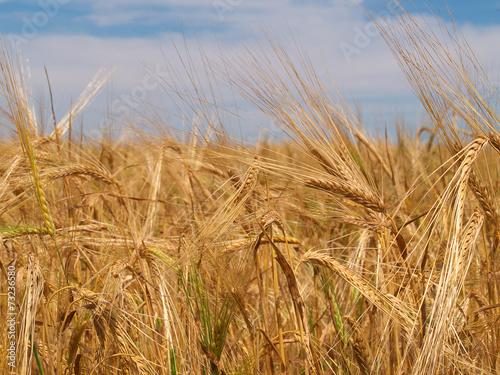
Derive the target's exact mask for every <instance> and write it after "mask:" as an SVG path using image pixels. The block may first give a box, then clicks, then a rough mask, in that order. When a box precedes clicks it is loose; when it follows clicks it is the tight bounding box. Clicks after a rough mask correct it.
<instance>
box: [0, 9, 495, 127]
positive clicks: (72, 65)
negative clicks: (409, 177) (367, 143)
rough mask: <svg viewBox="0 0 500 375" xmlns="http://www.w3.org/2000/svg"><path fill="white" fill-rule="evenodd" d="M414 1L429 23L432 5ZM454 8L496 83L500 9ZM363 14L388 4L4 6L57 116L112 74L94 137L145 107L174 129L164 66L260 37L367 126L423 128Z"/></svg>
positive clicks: (39, 89) (95, 117)
mask: <svg viewBox="0 0 500 375" xmlns="http://www.w3.org/2000/svg"><path fill="white" fill-rule="evenodd" d="M438 1H439V0H438ZM413 2H414V3H415V4H416V5H417V7H418V8H419V10H420V11H421V12H422V13H423V16H424V17H425V16H426V13H428V10H427V7H426V6H425V4H424V2H421V1H418V0H414V1H413ZM406 3H410V0H408V1H407V2H406ZM448 6H449V8H450V10H451V12H452V13H453V15H454V18H455V20H456V21H457V23H458V25H459V26H460V27H461V29H462V31H463V33H464V35H465V37H466V38H467V40H468V41H469V43H470V45H471V47H472V48H473V49H474V51H475V53H476V55H477V57H478V59H479V60H480V61H481V62H482V63H483V65H484V66H485V67H486V68H487V69H488V70H489V71H491V72H492V74H493V75H494V76H498V72H499V71H500V69H499V65H500V49H499V48H498V45H499V42H500V1H498V0H481V1H476V2H473V1H470V0H468V1H466V0H456V1H452V0H450V1H449V4H448ZM362 7H363V8H366V9H368V10H370V11H372V12H374V14H377V13H378V12H382V11H383V9H384V5H383V1H382V0H312V1H299V0H265V1H264V0H184V1H183V0H172V1H168V0H143V1H138V0H135V1H131V0H100V1H97V0H86V1H83V0H39V1H28V0H15V1H14V0H12V1H10V0H0V33H1V34H3V36H4V38H6V39H7V40H10V41H15V42H16V43H17V45H18V46H20V48H21V50H22V54H23V57H24V60H25V61H27V62H28V64H29V66H30V70H31V82H32V87H33V95H34V97H35V99H37V100H41V101H44V100H45V101H46V98H47V84H46V79H45V73H44V66H45V67H46V68H47V71H48V74H49V76H50V81H51V85H52V92H53V96H54V101H55V104H56V112H57V115H58V116H62V115H63V114H64V112H65V111H66V110H67V108H68V107H69V105H70V103H71V101H73V102H74V101H75V100H76V98H77V97H78V96H79V94H80V93H81V92H82V90H83V89H84V88H85V86H86V85H87V83H88V82H89V81H90V80H91V79H92V77H93V76H94V75H95V74H96V72H97V71H98V70H99V69H100V68H101V67H105V68H106V69H110V70H113V75H112V77H111V79H110V80H109V81H108V83H107V84H106V85H105V86H104V88H103V90H102V92H101V93H100V94H99V96H98V97H97V98H96V100H95V101H94V102H93V103H92V104H91V106H90V108H89V109H88V110H87V111H86V112H85V113H84V114H83V116H84V119H88V121H87V122H86V123H85V126H87V127H89V128H91V127H92V126H93V125H92V124H94V123H96V122H97V121H99V118H102V117H103V116H104V115H107V116H108V117H114V118H119V117H131V116H133V115H134V113H137V112H139V113H143V112H146V110H144V109H143V106H142V105H141V104H139V102H140V101H141V100H145V101H146V102H148V103H150V104H154V105H155V107H156V108H158V110H159V111H164V114H165V116H163V120H164V121H166V122H168V121H171V123H175V120H174V119H173V118H176V115H178V113H177V114H176V113H175V112H176V111H178V110H179V109H176V106H175V105H174V103H173V102H172V99H171V97H170V96H169V95H168V93H166V92H165V87H166V86H168V85H166V84H165V82H167V81H168V80H169V79H170V78H172V75H171V73H167V68H166V66H167V65H170V66H171V67H174V69H175V68H176V67H179V68H180V67H181V66H182V64H181V61H180V60H179V58H178V57H177V53H176V49H175V45H176V46H177V48H180V49H183V48H184V46H187V47H188V48H189V49H191V50H196V46H197V43H199V44H200V45H202V46H203V48H204V50H205V53H206V54H208V55H211V54H214V55H216V54H217V53H218V51H219V50H220V49H221V48H222V49H224V50H232V49H237V48H240V46H241V45H242V43H246V44H247V45H252V44H253V43H256V42H258V41H259V40H261V39H263V32H262V28H264V29H266V30H272V31H273V32H277V33H278V34H279V35H281V37H282V38H283V39H284V40H290V41H292V39H293V38H295V39H296V40H298V41H300V43H301V44H302V45H303V46H304V48H305V50H306V51H307V53H308V55H309V56H310V58H311V60H312V61H313V63H314V64H315V65H316V66H317V67H318V69H319V70H321V71H322V73H321V74H320V76H321V77H328V76H329V77H330V79H331V80H332V81H333V82H335V84H336V86H337V87H339V88H340V89H341V90H342V92H343V93H344V94H345V95H346V96H348V97H352V98H355V99H356V103H357V104H359V105H360V106H361V108H362V110H363V112H364V116H365V117H367V118H371V117H374V116H377V115H378V114H380V113H384V114H385V115H386V116H388V117H391V116H393V115H395V114H404V115H405V118H406V119H407V121H408V122H409V123H412V122H415V121H416V118H419V120H418V121H420V120H421V117H419V116H422V112H421V110H420V109H419V105H418V102H417V101H416V100H415V98H414V96H413V94H412V93H411V90H410V89H409V86H408V84H407V82H406V80H405V78H404V76H403V75H402V73H401V72H400V71H399V68H398V66H397V64H396V62H395V60H394V58H393V56H392V54H391V52H390V51H389V49H388V48H387V47H386V46H385V43H384V41H383V39H382V37H381V36H379V35H375V34H374V33H373V32H370V30H372V29H371V28H370V21H369V19H368V18H367V17H366V15H365V13H364V12H363V10H362ZM433 7H435V5H434V6H433ZM441 8H442V9H444V8H443V7H442V6H441ZM410 9H413V8H411V7H410ZM431 24H432V23H431ZM367 34H370V35H367ZM174 44H175V45H174ZM292 44H293V43H292ZM195 60H196V58H195ZM200 66H201V65H200ZM180 70H182V69H180ZM180 70H179V71H180ZM323 72H328V75H327V74H326V73H323ZM322 74H324V75H322ZM179 75H180V76H181V79H182V73H179ZM162 80H164V81H165V82H162ZM239 105H241V106H242V107H245V104H244V103H241V102H239ZM125 107H127V109H125ZM169 114H170V115H172V116H173V118H171V119H170V118H169ZM151 116H153V115H151ZM261 125H262V126H263V127H266V124H265V123H263V124H261Z"/></svg>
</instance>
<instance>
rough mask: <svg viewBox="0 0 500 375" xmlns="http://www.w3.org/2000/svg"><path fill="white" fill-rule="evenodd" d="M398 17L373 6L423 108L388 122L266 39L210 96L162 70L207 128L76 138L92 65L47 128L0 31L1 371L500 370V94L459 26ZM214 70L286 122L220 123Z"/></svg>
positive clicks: (226, 70) (223, 66)
mask: <svg viewBox="0 0 500 375" xmlns="http://www.w3.org/2000/svg"><path fill="white" fill-rule="evenodd" d="M393 16H394V17H393V18H392V19H391V20H386V21H384V22H383V23H381V21H377V20H375V22H379V26H380V27H381V32H382V34H383V36H384V38H385V39H386V41H387V43H388V44H389V46H390V47H391V48H392V50H393V52H394V55H395V56H396V58H397V59H398V62H399V64H400V66H401V68H402V69H403V71H404V72H405V74H406V75H407V77H408V80H409V82H410V84H411V86H412V88H413V90H414V91H415V93H416V95H417V96H418V98H419V99H420V100H421V102H422V104H423V105H424V107H425V109H426V111H427V112H428V114H429V117H430V120H431V121H432V124H433V127H431V126H426V127H422V128H421V131H419V132H418V134H417V135H416V136H412V135H410V133H409V132H407V131H406V130H405V129H404V126H403V125H401V126H400V128H399V131H398V134H397V137H394V139H395V140H394V141H390V140H387V139H386V140H383V139H374V138H373V137H369V136H368V135H367V134H366V132H365V131H364V129H363V127H362V124H361V123H360V118H359V116H358V115H357V113H356V112H355V111H353V110H352V109H350V108H349V106H348V105H347V104H346V102H345V101H344V100H343V99H342V97H341V96H340V95H337V96H335V97H333V96H332V94H331V92H329V91H328V90H327V89H326V88H325V87H324V85H323V84H322V83H321V82H320V80H319V78H318V77H317V76H316V75H315V73H314V70H313V69H312V67H311V63H310V61H309V60H308V59H307V58H306V57H305V56H304V55H302V59H299V61H298V62H294V61H293V59H292V58H290V56H289V55H288V54H287V52H286V51H285V48H284V46H283V44H282V43H281V42H279V40H278V39H277V38H275V37H272V38H269V42H268V43H269V46H270V47H271V48H270V49H269V50H270V51H271V52H265V53H264V52H263V51H257V50H247V51H246V52H243V54H241V53H240V54H239V55H238V56H236V57H235V56H233V58H225V59H224V61H223V63H219V64H217V63H211V64H210V65H209V68H210V69H205V70H204V74H207V75H209V76H210V77H211V78H214V80H216V81H215V82H216V84H214V85H213V86H212V87H211V89H210V90H208V93H207V92H202V91H200V90H198V89H197V88H196V87H195V89H194V90H196V91H195V94H196V95H194V94H190V93H189V92H188V91H183V89H184V88H186V87H187V85H184V86H183V85H182V83H179V84H174V83H172V84H171V88H172V90H173V91H174V92H175V93H177V94H178V99H179V100H181V101H183V103H185V104H186V105H187V107H190V108H192V109H193V110H195V111H197V114H198V115H199V116H200V117H201V118H202V119H204V120H205V121H206V123H207V126H208V127H209V128H210V129H211V135H210V136H207V135H206V133H201V132H198V133H197V132H193V133H192V134H191V135H190V136H189V137H188V139H187V141H180V140H179V139H180V138H179V137H176V136H174V135H162V136H159V133H158V132H156V133H155V132H151V133H150V134H148V133H147V132H145V131H144V129H136V132H135V133H134V134H135V136H131V137H129V138H128V139H127V141H126V142H125V141H118V140H112V139H111V138H109V139H108V138H104V139H103V140H102V141H100V142H91V141H85V140H84V138H82V137H81V134H80V136H78V135H76V134H77V132H76V131H75V130H74V129H75V126H74V125H73V124H72V119H73V118H74V117H75V116H76V115H78V113H79V112H80V111H81V110H82V109H83V107H84V106H85V105H86V103H87V102H88V101H89V98H90V97H91V96H92V95H93V94H94V93H95V92H96V91H97V90H98V88H99V87H100V86H101V85H102V82H103V80H101V79H96V80H95V81H93V82H92V83H91V84H90V85H89V88H88V90H86V92H85V94H84V95H83V96H82V98H81V99H80V100H79V101H77V102H76V103H75V104H74V105H73V107H72V109H71V111H70V112H69V114H68V116H66V117H65V118H64V119H62V120H61V121H59V122H58V123H57V125H55V127H54V129H53V131H52V133H51V134H49V135H47V134H44V133H43V132H42V131H41V130H40V129H41V128H42V126H41V122H42V119H41V118H40V117H38V118H37V116H36V115H35V111H34V110H33V107H32V104H31V98H30V96H29V92H28V90H27V89H26V87H27V85H26V82H25V81H24V80H23V79H24V78H23V71H22V69H21V65H20V64H19V62H18V59H17V58H16V57H15V56H14V55H13V54H12V52H11V50H10V49H9V48H8V47H6V46H5V45H3V48H2V51H1V52H0V84H1V92H2V107H1V120H2V123H3V126H4V130H5V132H4V138H3V139H2V141H1V143H0V273H1V275H2V276H1V278H0V280H1V295H0V321H1V322H2V323H0V327H3V326H4V322H5V321H6V319H7V311H8V308H7V306H8V294H7V292H6V291H7V281H6V280H7V279H8V271H7V270H8V269H9V270H10V269H12V266H13V265H15V275H16V276H15V289H16V293H15V295H16V297H15V298H16V312H17V315H16V316H17V320H16V325H15V327H16V338H15V345H16V359H15V366H12V363H11V362H9V360H8V359H7V354H6V353H7V349H8V347H9V345H10V341H11V340H10V339H9V338H8V335H7V330H6V329H2V330H1V331H0V354H1V355H0V372H2V373H4V374H6V373H8V372H9V371H10V372H12V373H16V374H29V373H40V374H58V375H59V374H65V375H70V374H76V375H81V374H122V373H123V374H249V373H251V374H494V373H500V358H499V353H500V322H499V319H500V300H499V293H500V291H499V288H500V268H499V254H498V251H497V248H498V246H499V244H500V217H499V213H498V211H497V201H498V199H497V191H498V182H499V181H500V179H499V171H498V168H497V165H498V164H497V163H498V160H500V155H499V153H500V127H499V124H500V118H499V117H498V115H497V112H496V105H497V103H498V100H499V96H498V92H497V89H496V87H494V86H493V85H492V84H490V82H491V81H490V79H489V78H488V76H487V74H486V72H484V71H483V70H482V69H481V67H480V65H479V64H478V62H477V61H476V59H475V57H474V54H473V52H472V51H471V50H470V48H469V47H468V46H467V43H466V42H465V41H464V40H463V39H462V38H461V36H460V35H461V34H460V33H459V32H458V31H456V30H455V31H454V32H453V33H451V32H449V31H448V29H446V27H445V24H444V23H441V34H440V36H441V37H443V36H444V37H445V39H446V42H443V41H442V40H441V39H439V38H437V37H436V35H435V34H433V33H431V31H429V30H430V28H427V27H424V26H421V25H420V24H419V23H417V22H416V21H415V19H414V18H413V17H412V16H411V15H410V14H408V13H406V12H404V11H403V12H401V13H399V14H394V15H393ZM185 66H186V71H187V73H188V74H189V77H190V81H191V83H193V85H194V86H196V85H197V78H198V76H197V73H195V72H193V71H192V70H191V69H190V67H189V64H185ZM212 74H213V75H212ZM221 81H225V82H224V84H226V86H229V87H231V88H232V89H233V90H235V91H237V92H238V93H239V94H241V95H242V96H243V97H244V98H245V99H246V100H247V101H248V102H249V103H252V104H253V105H254V106H255V107H256V108H258V109H259V110H260V111H262V113H264V114H265V115H267V116H269V118H271V119H272V120H273V121H274V122H275V123H277V124H279V125H280V126H281V127H282V129H283V131H284V132H285V133H286V135H287V138H286V141H283V142H278V141H271V140H269V139H267V140H266V139H262V140H261V141H259V142H258V143H257V144H255V145H248V144H245V143H243V142H240V141H238V140H236V139H234V138H231V137H230V136H229V135H228V134H227V132H226V131H225V130H224V129H225V126H226V124H224V121H223V119H224V116H223V114H222V112H223V111H224V109H223V108H222V106H213V105H212V106H210V105H209V104H210V103H213V100H214V98H216V97H217V92H216V89H217V87H218V86H217V85H218V84H220V83H221ZM211 100H212V102H211ZM213 108H215V109H216V111H215V113H216V114H218V115H220V116H214V112H213ZM54 117H55V115H54ZM54 121H55V119H54ZM9 132H10V134H11V135H15V138H12V137H11V140H8V137H9ZM163 134H164V133H163ZM200 134H205V135H204V136H202V135H200ZM429 134H430V137H429ZM184 138H185V137H184Z"/></svg>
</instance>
